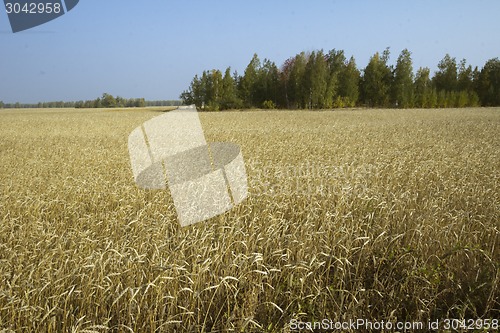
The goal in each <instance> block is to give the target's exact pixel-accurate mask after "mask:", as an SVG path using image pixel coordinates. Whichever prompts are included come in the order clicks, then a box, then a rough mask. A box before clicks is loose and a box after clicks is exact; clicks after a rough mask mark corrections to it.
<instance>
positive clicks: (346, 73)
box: [338, 57, 361, 107]
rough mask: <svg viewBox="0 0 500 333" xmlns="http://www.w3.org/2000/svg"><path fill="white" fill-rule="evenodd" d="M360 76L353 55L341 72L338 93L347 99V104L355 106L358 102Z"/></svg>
mask: <svg viewBox="0 0 500 333" xmlns="http://www.w3.org/2000/svg"><path fill="white" fill-rule="evenodd" d="M360 76H361V74H360V72H359V70H358V68H357V67H356V61H355V60H354V57H351V58H350V59H349V61H348V62H347V65H346V66H345V68H344V70H343V71H342V72H341V74H340V77H339V84H338V94H339V96H340V97H341V98H343V100H344V101H345V106H350V107H353V106H355V105H356V103H357V102H358V98H359V80H360Z"/></svg>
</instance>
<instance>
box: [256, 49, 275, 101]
mask: <svg viewBox="0 0 500 333" xmlns="http://www.w3.org/2000/svg"><path fill="white" fill-rule="evenodd" d="M257 82H258V83H257V87H256V98H255V99H256V100H255V102H256V105H259V106H261V105H262V103H264V102H265V101H268V102H269V101H271V102H272V104H274V105H276V103H277V100H278V92H279V70H278V67H277V66H276V64H275V63H274V62H272V61H270V60H269V59H264V61H263V64H262V67H261V68H260V69H259V71H258V79H257ZM267 104H268V105H270V103H267Z"/></svg>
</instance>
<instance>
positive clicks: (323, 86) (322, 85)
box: [303, 51, 331, 109]
mask: <svg viewBox="0 0 500 333" xmlns="http://www.w3.org/2000/svg"><path fill="white" fill-rule="evenodd" d="M328 79H329V75H328V71H327V65H326V60H325V56H324V54H323V51H318V52H312V53H311V55H310V56H309V59H308V62H307V64H306V68H305V72H304V76H303V86H304V88H305V91H306V93H307V98H308V99H307V107H308V108H310V109H312V108H324V107H325V106H327V105H328V100H326V99H325V97H327V96H331V95H330V94H328V92H327V88H328ZM330 99H331V97H330ZM330 105H331V101H330Z"/></svg>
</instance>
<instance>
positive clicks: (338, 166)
mask: <svg viewBox="0 0 500 333" xmlns="http://www.w3.org/2000/svg"><path fill="white" fill-rule="evenodd" d="M157 115H159V113H158V112H157V111H154V110H148V109H144V110H115V111H106V110H49V111H47V110H0V332H174V331H176V332H179V331H183V332H223V331H245V332H249V331H255V332H260V331H269V332H288V331H290V327H289V323H290V322H291V321H292V320H299V321H303V322H312V321H317V320H321V319H323V318H325V319H326V318H327V319H331V320H335V321H337V320H349V319H353V320H356V319H358V318H363V319H367V320H378V321H381V320H385V321H396V320H399V321H424V322H425V321H427V320H434V319H443V318H499V317H500V226H499V221H500V219H499V211H500V190H499V189H500V184H499V180H500V178H499V177H500V176H499V171H500V140H499V133H500V109H498V108H496V109H494V108H492V109H447V110H354V111H325V112H316V111H250V112H221V113H201V114H200V118H201V121H202V124H203V126H204V129H205V134H206V136H207V141H210V142H216V141H229V142H234V143H237V144H238V145H240V147H241V148H242V152H243V156H244V159H245V162H246V165H247V174H248V181H249V196H248V198H247V199H246V200H245V201H244V202H243V203H242V204H240V205H239V206H237V207H236V208H234V209H233V210H231V211H229V212H227V213H225V214H223V215H221V216H218V217H216V218H213V219H211V220H208V221H206V222H202V223H198V224H195V225H193V226H190V227H186V228H181V227H180V226H179V225H178V223H177V221H176V215H175V209H174V206H173V202H172V199H171V198H170V196H169V193H168V191H143V190H140V189H138V188H137V187H136V186H135V183H134V181H133V179H132V173H131V170H130V162H129V156H128V151H127V137H128V134H129V133H130V131H131V130H132V129H134V128H135V127H137V126H139V125H140V124H142V123H143V122H144V121H145V120H147V119H151V118H153V117H155V116H157Z"/></svg>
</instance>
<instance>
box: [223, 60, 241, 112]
mask: <svg viewBox="0 0 500 333" xmlns="http://www.w3.org/2000/svg"><path fill="white" fill-rule="evenodd" d="M238 104H239V103H238V101H237V95H236V84H235V82H234V78H233V77H232V76H231V67H228V68H226V71H225V72H224V78H223V79H222V91H221V101H220V106H221V109H233V108H236V107H238Z"/></svg>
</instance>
